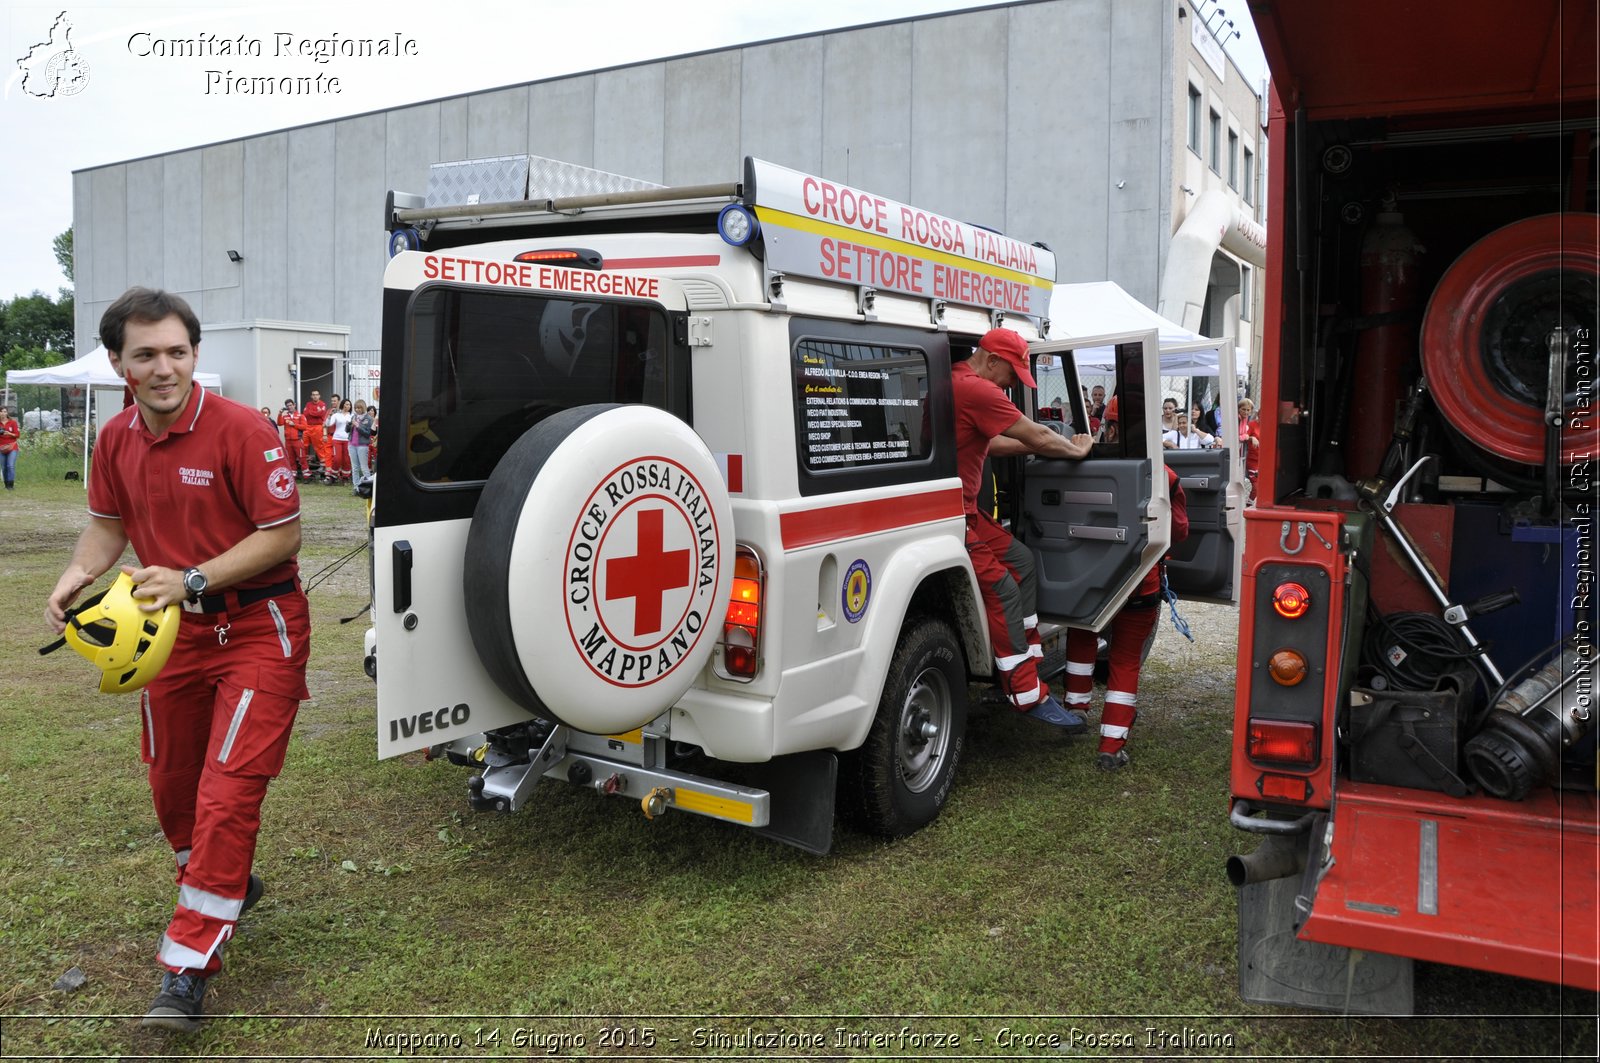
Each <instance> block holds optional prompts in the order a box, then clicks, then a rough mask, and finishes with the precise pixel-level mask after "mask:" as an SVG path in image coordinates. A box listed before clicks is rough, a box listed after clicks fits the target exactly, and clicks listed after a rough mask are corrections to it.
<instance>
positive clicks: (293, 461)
mask: <svg viewBox="0 0 1600 1063" xmlns="http://www.w3.org/2000/svg"><path fill="white" fill-rule="evenodd" d="M283 448H284V449H285V450H287V451H288V452H289V465H290V466H291V467H292V468H293V469H294V470H295V471H296V472H298V473H299V474H300V475H301V476H308V475H310V472H309V470H308V469H307V468H306V441H305V439H304V438H303V437H301V436H298V435H297V436H295V437H294V438H293V439H290V438H289V433H287V432H285V433H284V440H283Z"/></svg>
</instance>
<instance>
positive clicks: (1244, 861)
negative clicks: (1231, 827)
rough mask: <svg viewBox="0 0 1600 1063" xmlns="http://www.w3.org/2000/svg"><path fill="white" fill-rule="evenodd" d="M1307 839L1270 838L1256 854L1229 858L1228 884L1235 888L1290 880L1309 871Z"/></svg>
mask: <svg viewBox="0 0 1600 1063" xmlns="http://www.w3.org/2000/svg"><path fill="white" fill-rule="evenodd" d="M1304 841H1305V840H1304V839H1303V838H1301V837H1299V836H1298V835H1293V834H1269V835H1267V836H1266V837H1265V838H1263V839H1262V840H1261V844H1260V845H1259V846H1257V847H1256V851H1255V852H1253V853H1246V854H1245V855H1243V856H1230V857H1228V881H1229V882H1231V883H1233V884H1234V885H1235V886H1248V885H1249V884H1250V883H1252V882H1269V881H1271V880H1272V879H1275V878H1288V877H1289V876H1290V875H1298V874H1299V873H1300V872H1302V871H1304V870H1305V869H1306V848H1307V846H1306V845H1305V844H1304Z"/></svg>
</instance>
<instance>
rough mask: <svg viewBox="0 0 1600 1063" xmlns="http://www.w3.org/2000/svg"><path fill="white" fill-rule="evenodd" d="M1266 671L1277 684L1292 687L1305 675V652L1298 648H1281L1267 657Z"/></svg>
mask: <svg viewBox="0 0 1600 1063" xmlns="http://www.w3.org/2000/svg"><path fill="white" fill-rule="evenodd" d="M1267 673H1268V674H1269V675H1271V676H1272V681H1273V682H1274V683H1277V684H1278V685H1279V686H1286V687H1292V686H1294V685H1296V684H1297V683H1299V682H1300V681H1301V680H1302V679H1304V678H1305V677H1306V658H1305V654H1303V653H1301V652H1300V651H1299V650H1291V649H1287V648H1285V649H1281V650H1279V651H1278V652H1277V653H1274V654H1273V655H1272V656H1271V658H1269V659H1268V661H1267Z"/></svg>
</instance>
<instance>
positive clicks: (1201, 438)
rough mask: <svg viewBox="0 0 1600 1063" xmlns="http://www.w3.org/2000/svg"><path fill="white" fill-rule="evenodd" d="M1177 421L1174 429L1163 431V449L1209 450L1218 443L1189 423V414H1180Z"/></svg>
mask: <svg viewBox="0 0 1600 1063" xmlns="http://www.w3.org/2000/svg"><path fill="white" fill-rule="evenodd" d="M1177 423H1178V427H1176V428H1174V429H1173V430H1172V431H1170V432H1163V433H1161V447H1162V449H1163V450H1207V449H1210V448H1212V447H1215V446H1216V445H1217V441H1216V440H1215V439H1213V438H1212V437H1211V436H1208V435H1206V434H1205V433H1204V432H1202V431H1200V430H1199V429H1198V428H1195V427H1194V426H1193V425H1191V424H1190V423H1189V415H1188V414H1186V413H1180V414H1178V415H1177Z"/></svg>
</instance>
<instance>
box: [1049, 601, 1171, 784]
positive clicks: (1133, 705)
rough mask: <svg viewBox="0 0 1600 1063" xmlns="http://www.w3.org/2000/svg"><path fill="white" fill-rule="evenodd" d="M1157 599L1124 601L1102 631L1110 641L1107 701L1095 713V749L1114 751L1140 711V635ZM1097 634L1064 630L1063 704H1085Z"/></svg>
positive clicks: (1151, 620) (1151, 623)
mask: <svg viewBox="0 0 1600 1063" xmlns="http://www.w3.org/2000/svg"><path fill="white" fill-rule="evenodd" d="M1159 616H1160V605H1159V603H1158V604H1155V605H1144V606H1134V605H1128V606H1123V608H1122V610H1121V611H1120V612H1118V613H1117V615H1116V616H1114V617H1112V619H1111V626H1110V627H1108V628H1106V630H1105V635H1106V638H1107V640H1108V641H1109V642H1110V644H1111V645H1110V661H1109V663H1110V665H1111V671H1110V674H1109V675H1108V676H1107V677H1106V706H1105V710H1104V711H1103V712H1101V714H1100V752H1102V753H1115V752H1116V751H1117V750H1119V749H1121V748H1122V747H1123V746H1124V745H1126V744H1127V742H1128V731H1129V730H1130V729H1131V728H1132V727H1133V721H1134V717H1136V716H1138V715H1139V711H1138V705H1139V665H1140V659H1141V658H1142V657H1143V656H1144V644H1145V640H1146V639H1148V638H1149V637H1150V633H1151V632H1152V631H1154V630H1155V626H1156V619H1157V617H1159ZM1099 641H1100V640H1099V637H1098V636H1096V635H1095V633H1094V632H1093V631H1084V630H1082V629H1080V628H1072V629H1071V630H1069V631H1068V632H1067V689H1066V692H1065V693H1064V694H1063V695H1062V700H1063V701H1064V702H1066V705H1067V708H1069V709H1078V710H1080V711H1081V710H1083V709H1085V708H1087V707H1088V704H1089V694H1090V692H1091V691H1093V689H1094V659H1095V655H1096V651H1097V650H1098V648H1099Z"/></svg>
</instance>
